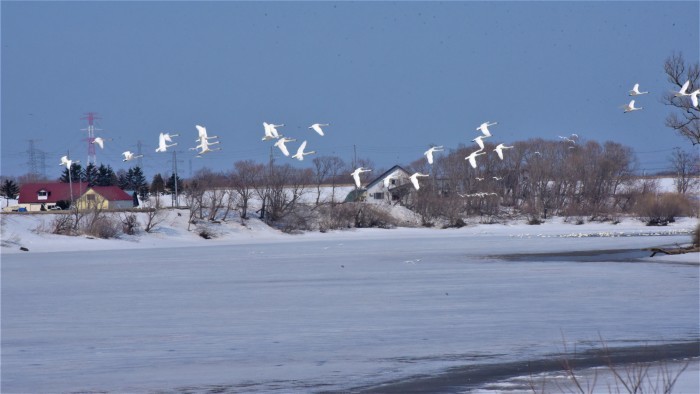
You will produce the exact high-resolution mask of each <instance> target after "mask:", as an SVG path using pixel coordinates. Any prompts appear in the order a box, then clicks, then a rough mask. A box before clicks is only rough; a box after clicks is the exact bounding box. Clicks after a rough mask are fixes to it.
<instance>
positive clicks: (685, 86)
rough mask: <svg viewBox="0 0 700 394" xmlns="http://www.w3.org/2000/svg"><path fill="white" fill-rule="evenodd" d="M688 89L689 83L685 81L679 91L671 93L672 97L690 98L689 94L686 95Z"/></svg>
mask: <svg viewBox="0 0 700 394" xmlns="http://www.w3.org/2000/svg"><path fill="white" fill-rule="evenodd" d="M688 87H690V81H685V83H684V84H683V86H681V89H680V90H679V91H677V92H673V95H674V96H676V97H685V96H690V93H688Z"/></svg>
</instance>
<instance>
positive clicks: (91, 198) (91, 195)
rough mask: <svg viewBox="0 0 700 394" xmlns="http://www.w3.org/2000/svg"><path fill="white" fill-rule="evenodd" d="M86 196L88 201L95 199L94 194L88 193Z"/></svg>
mask: <svg viewBox="0 0 700 394" xmlns="http://www.w3.org/2000/svg"><path fill="white" fill-rule="evenodd" d="M86 198H87V200H88V201H95V195H94V194H88V195H87V196H86Z"/></svg>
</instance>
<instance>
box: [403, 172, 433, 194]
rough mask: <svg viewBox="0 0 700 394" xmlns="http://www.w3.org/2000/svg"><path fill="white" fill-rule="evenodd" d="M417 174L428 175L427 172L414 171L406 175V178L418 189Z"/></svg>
mask: <svg viewBox="0 0 700 394" xmlns="http://www.w3.org/2000/svg"><path fill="white" fill-rule="evenodd" d="M419 176H430V175H429V174H421V173H420V172H416V173H414V174H413V175H411V176H409V177H408V179H410V180H411V183H412V184H413V187H415V188H416V190H418V189H420V185H419V184H418V177H419Z"/></svg>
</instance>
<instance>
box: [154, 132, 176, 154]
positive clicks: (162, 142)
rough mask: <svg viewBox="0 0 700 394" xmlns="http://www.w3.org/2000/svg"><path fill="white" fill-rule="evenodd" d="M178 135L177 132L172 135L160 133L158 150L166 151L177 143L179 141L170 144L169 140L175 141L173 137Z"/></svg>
mask: <svg viewBox="0 0 700 394" xmlns="http://www.w3.org/2000/svg"><path fill="white" fill-rule="evenodd" d="M174 136H177V134H173V135H170V134H168V133H160V135H159V136H158V147H157V148H156V152H165V151H166V150H167V149H168V148H170V147H171V146H175V145H177V142H175V143H172V144H170V145H168V142H173V140H172V138H171V137H174Z"/></svg>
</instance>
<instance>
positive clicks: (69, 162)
mask: <svg viewBox="0 0 700 394" xmlns="http://www.w3.org/2000/svg"><path fill="white" fill-rule="evenodd" d="M77 163H80V161H78V160H76V161H73V160H70V159H69V158H68V156H61V162H60V163H58V165H59V166H66V168H67V169H69V170H70V167H71V166H72V165H73V164H77Z"/></svg>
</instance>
